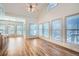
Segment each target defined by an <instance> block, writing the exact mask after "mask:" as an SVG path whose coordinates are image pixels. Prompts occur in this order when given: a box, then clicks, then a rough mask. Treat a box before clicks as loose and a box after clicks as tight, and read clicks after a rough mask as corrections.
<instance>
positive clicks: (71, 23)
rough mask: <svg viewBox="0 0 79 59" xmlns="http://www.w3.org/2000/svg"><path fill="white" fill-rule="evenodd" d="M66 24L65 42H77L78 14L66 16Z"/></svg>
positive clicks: (78, 29)
mask: <svg viewBox="0 0 79 59" xmlns="http://www.w3.org/2000/svg"><path fill="white" fill-rule="evenodd" d="M66 26H67V29H66V30H67V42H69V43H75V44H79V15H74V16H69V17H67V19H66Z"/></svg>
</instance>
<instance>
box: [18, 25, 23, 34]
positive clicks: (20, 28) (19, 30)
mask: <svg viewBox="0 0 79 59" xmlns="http://www.w3.org/2000/svg"><path fill="white" fill-rule="evenodd" d="M17 35H23V23H19V24H18V25H17Z"/></svg>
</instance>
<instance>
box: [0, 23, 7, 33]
mask: <svg viewBox="0 0 79 59" xmlns="http://www.w3.org/2000/svg"><path fill="white" fill-rule="evenodd" d="M5 30H6V28H5V25H4V24H0V33H1V34H6V33H5Z"/></svg>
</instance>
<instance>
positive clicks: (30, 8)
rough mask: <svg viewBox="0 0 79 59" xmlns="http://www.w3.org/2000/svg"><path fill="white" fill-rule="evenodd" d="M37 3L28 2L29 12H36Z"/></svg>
mask: <svg viewBox="0 0 79 59" xmlns="http://www.w3.org/2000/svg"><path fill="white" fill-rule="evenodd" d="M36 7H37V4H35V3H29V4H26V9H27V11H28V12H34V11H35V10H36Z"/></svg>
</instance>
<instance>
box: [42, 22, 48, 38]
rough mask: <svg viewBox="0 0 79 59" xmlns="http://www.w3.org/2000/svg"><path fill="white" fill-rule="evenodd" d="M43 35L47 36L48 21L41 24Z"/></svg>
mask: <svg viewBox="0 0 79 59" xmlns="http://www.w3.org/2000/svg"><path fill="white" fill-rule="evenodd" d="M43 31H44V32H43V35H44V36H45V37H47V38H48V37H49V23H45V24H43Z"/></svg>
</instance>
